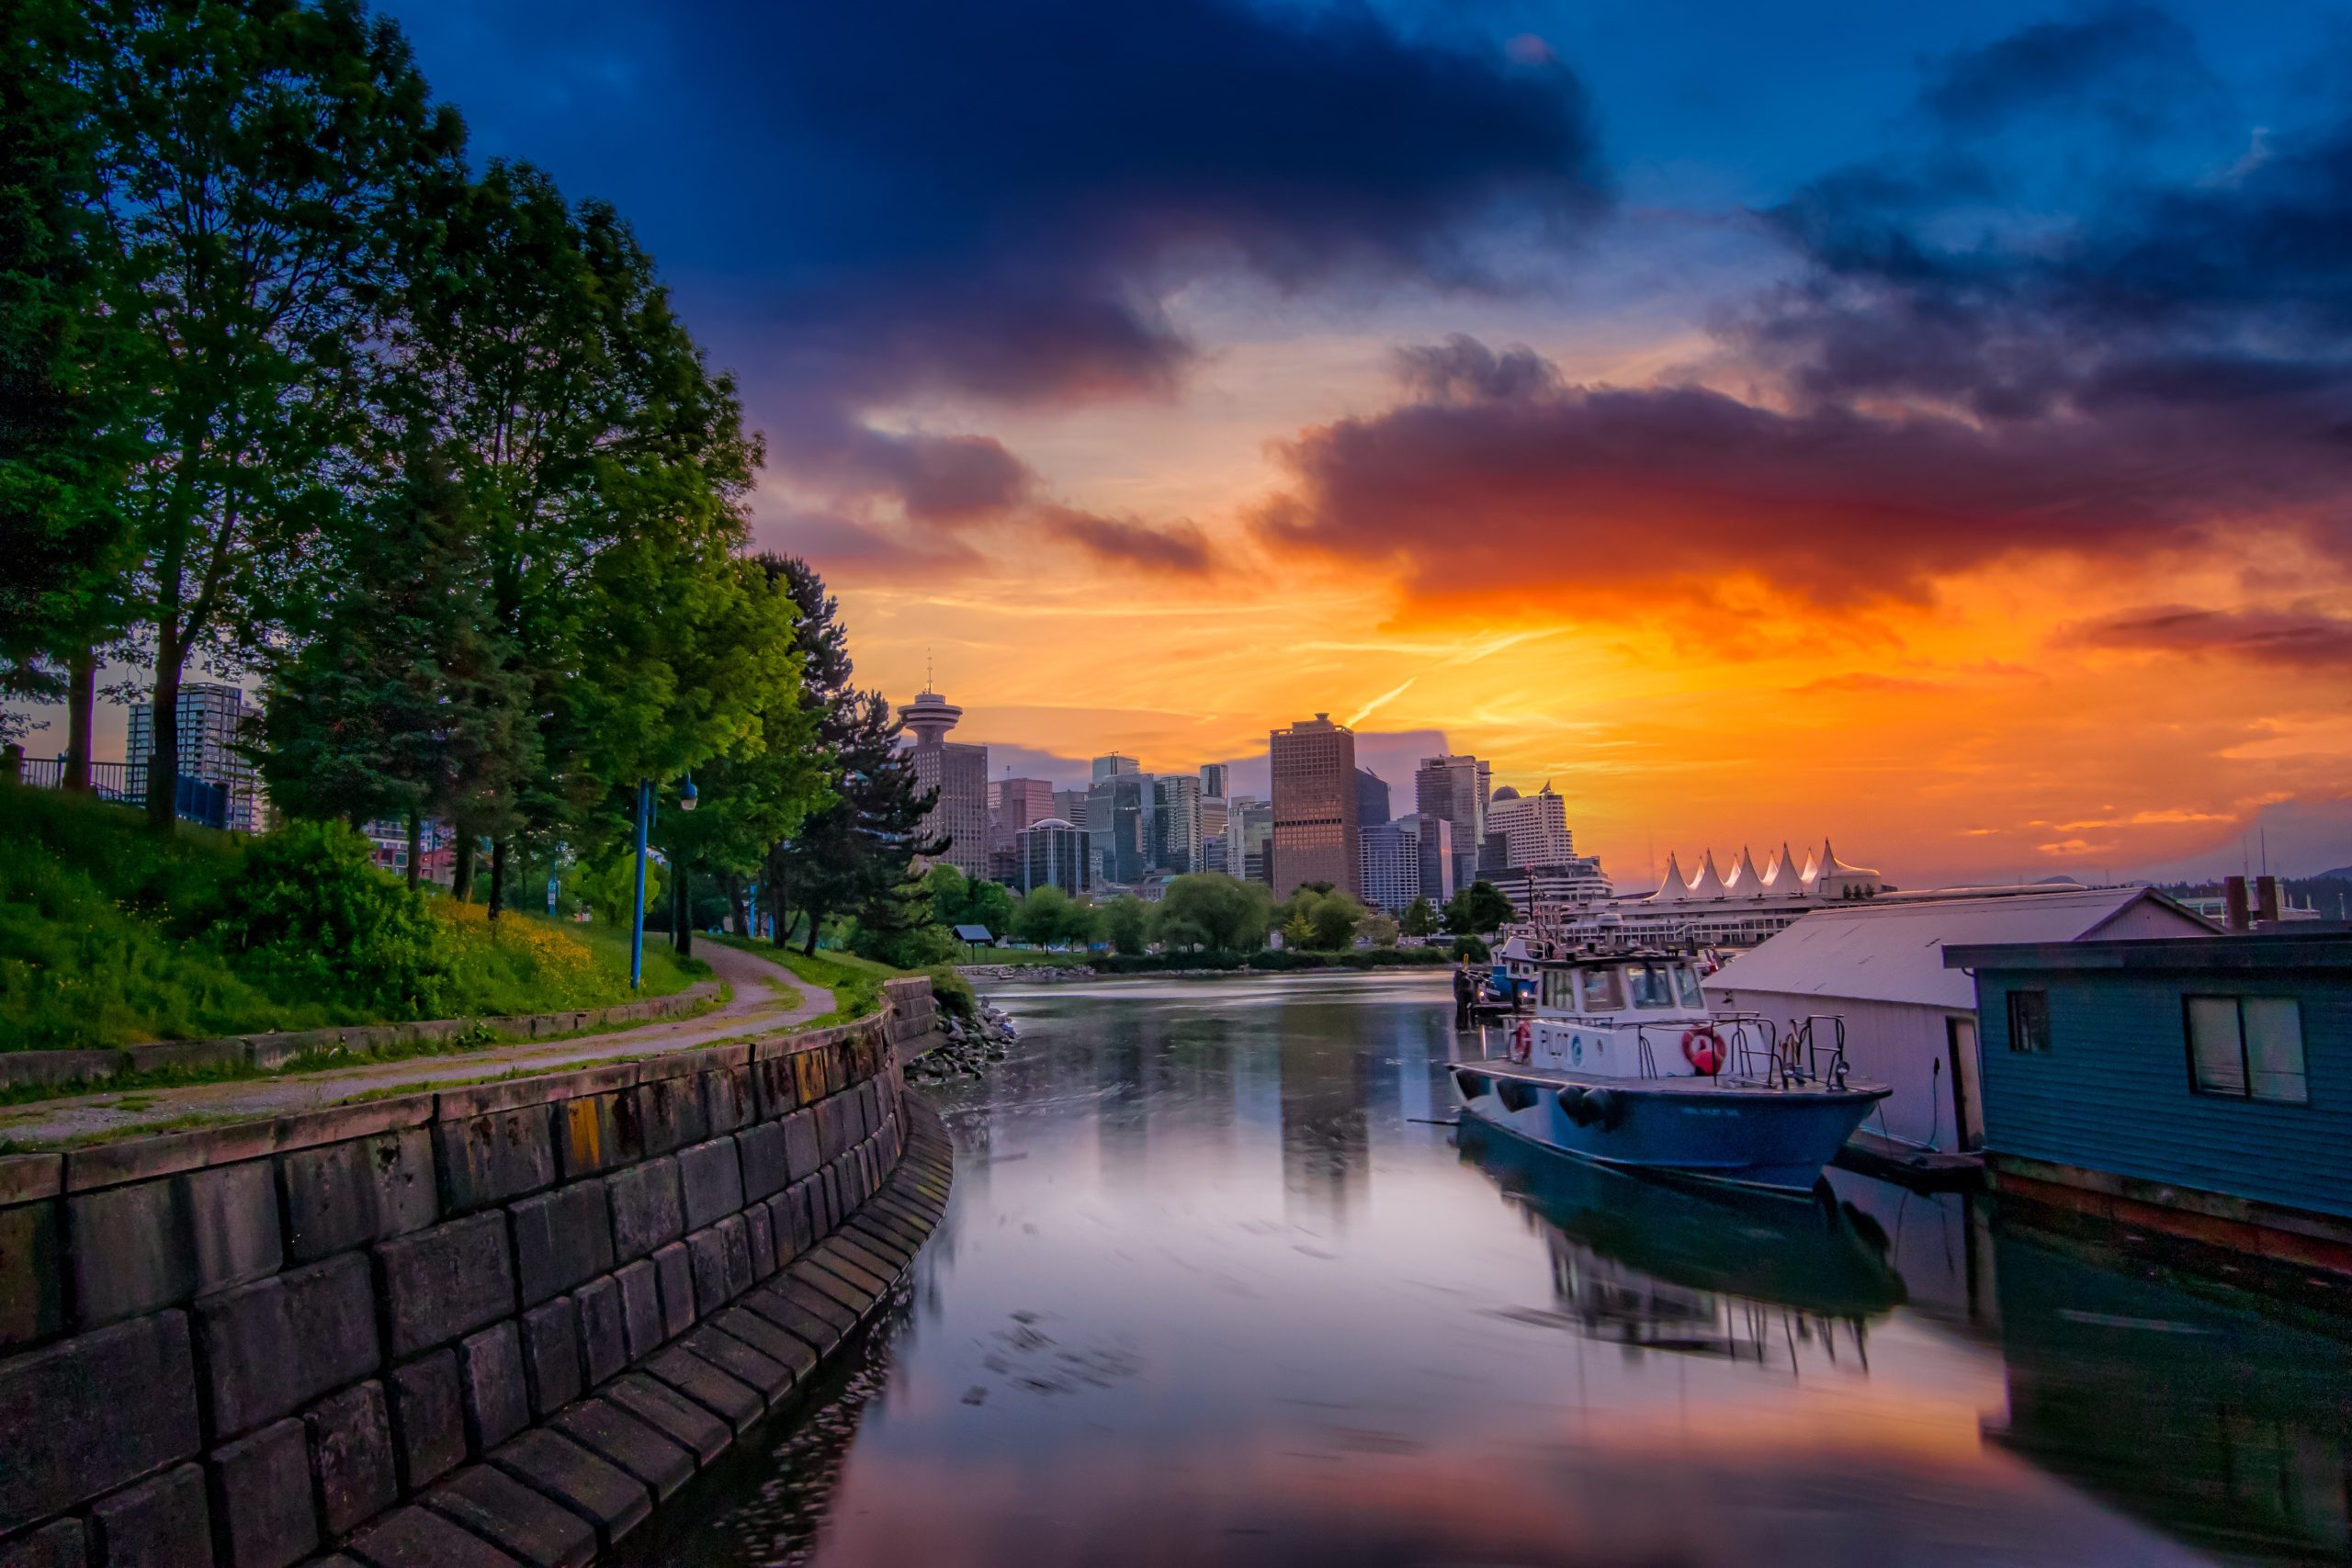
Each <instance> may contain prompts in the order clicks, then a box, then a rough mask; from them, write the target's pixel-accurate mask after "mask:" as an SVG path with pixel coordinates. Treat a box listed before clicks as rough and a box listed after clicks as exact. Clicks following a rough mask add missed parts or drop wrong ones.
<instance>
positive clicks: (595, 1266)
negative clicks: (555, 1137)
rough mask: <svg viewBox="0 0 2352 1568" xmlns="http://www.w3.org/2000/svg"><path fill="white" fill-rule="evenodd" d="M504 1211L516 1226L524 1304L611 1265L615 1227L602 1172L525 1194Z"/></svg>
mask: <svg viewBox="0 0 2352 1568" xmlns="http://www.w3.org/2000/svg"><path fill="white" fill-rule="evenodd" d="M506 1213H507V1215H508V1218H509V1220H510V1221H511V1222H512V1224H513V1225H514V1228H515V1285H516V1287H517V1288H518V1289H519V1290H520V1291H521V1292H522V1301H523V1304H524V1305H525V1306H537V1304H538V1303H541V1302H543V1301H546V1300H547V1299H548V1298H549V1297H550V1296H556V1295H560V1294H561V1293H562V1292H565V1291H569V1290H571V1288H572V1287H573V1286H575V1285H579V1284H582V1283H584V1282H586V1281H587V1280H593V1279H594V1278H595V1277H596V1276H597V1275H599V1274H602V1273H605V1272H606V1271H608V1270H609V1269H611V1268H612V1266H613V1227H612V1221H611V1220H610V1219H609V1218H608V1217H607V1215H606V1213H605V1183H604V1181H603V1179H601V1178H597V1177H590V1178H589V1179H587V1180H585V1181H577V1182H574V1183H573V1184H572V1185H571V1186H569V1187H564V1188H560V1189H558V1190H555V1191H553V1192H549V1193H546V1194H544V1195H543V1196H540V1197H537V1198H526V1199H525V1200H523V1201H521V1202H519V1203H517V1204H515V1206H514V1207H513V1208H511V1209H509V1210H507V1211H506Z"/></svg>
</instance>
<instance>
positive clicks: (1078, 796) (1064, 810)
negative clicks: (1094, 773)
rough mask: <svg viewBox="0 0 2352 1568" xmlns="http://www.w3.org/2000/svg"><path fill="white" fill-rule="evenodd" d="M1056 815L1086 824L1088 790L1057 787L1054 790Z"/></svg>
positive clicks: (1066, 820) (1079, 823)
mask: <svg viewBox="0 0 2352 1568" xmlns="http://www.w3.org/2000/svg"><path fill="white" fill-rule="evenodd" d="M1054 815H1055V816H1057V817H1058V818H1061V819H1062V820H1063V821H1065V822H1075V823H1077V824H1078V825H1079V826H1080V827H1084V826H1085V825H1086V791H1085V790H1084V789H1057V790H1056V791H1054Z"/></svg>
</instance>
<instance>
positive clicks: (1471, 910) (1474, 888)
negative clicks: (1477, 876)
mask: <svg viewBox="0 0 2352 1568" xmlns="http://www.w3.org/2000/svg"><path fill="white" fill-rule="evenodd" d="M1515 913H1517V911H1516V910H1515V909H1514V908H1512V906H1511V901H1510V898H1509V897H1507V896H1506V895H1505V894H1504V893H1503V891H1502V889H1500V888H1499V887H1497V886H1495V885H1494V884H1493V883H1491V882H1487V881H1484V880H1481V881H1477V882H1474V883H1472V884H1471V885H1470V886H1467V887H1464V889H1462V890H1461V891H1460V892H1458V893H1456V894H1455V895H1454V896H1453V897H1452V898H1450V899H1448V900H1447V901H1446V906H1445V929H1446V930H1447V931H1449V932H1451V933H1452V934H1453V935H1455V936H1484V935H1486V934H1487V932H1488V931H1494V930H1496V929H1497V928H1498V927H1500V926H1501V925H1502V923H1503V922H1504V921H1505V920H1508V919H1510V918H1511V917H1512V915H1514V914H1515Z"/></svg>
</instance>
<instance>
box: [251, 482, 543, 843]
mask: <svg viewBox="0 0 2352 1568" xmlns="http://www.w3.org/2000/svg"><path fill="white" fill-rule="evenodd" d="M340 532H341V534H342V535H343V538H342V540H341V547H340V549H339V551H338V554H337V558H336V570H334V572H333V573H332V574H329V575H328V576H327V577H326V579H325V581H326V582H327V584H328V586H327V587H326V589H325V591H324V598H323V601H322V602H321V603H319V604H314V605H312V606H311V608H310V610H309V612H308V614H307V615H305V616H304V617H303V618H302V623H301V625H300V629H301V631H302V632H303V633H304V634H305V636H304V640H303V642H302V644H301V646H300V650H299V651H298V652H297V653H295V654H294V656H293V657H292V658H290V659H288V660H283V661H282V662H280V663H279V664H277V667H276V668H275V669H274V670H273V671H272V672H271V677H270V682H269V686H268V700H267V702H266V705H265V706H264V709H263V713H264V719H263V726H262V731H261V734H262V739H263V746H262V748H261V750H260V754H259V762H260V765H261V770H262V774H263V776H264V777H265V778H266V780H267V781H268V783H269V786H270V795H271V798H272V799H273V800H275V801H276V802H277V804H278V805H279V806H280V807H283V808H285V809H287V810H288V811H289V812H292V813H293V814H295V815H298V816H308V817H340V818H345V819H346V820H348V821H350V822H352V823H354V824H357V823H360V822H364V821H366V820H367V819H368V818H372V817H395V818H404V819H405V820H406V821H407V823H408V827H409V880H410V882H411V884H412V885H413V884H414V883H415V881H416V879H417V874H418V859H419V857H418V853H417V851H418V849H419V847H420V846H419V842H418V840H419V825H420V823H421V820H422V818H424V816H425V815H427V814H428V813H429V814H435V815H439V816H442V817H445V818H449V819H450V820H452V821H455V822H457V823H458V824H459V826H460V828H461V829H464V830H468V831H473V830H479V829H481V827H482V826H484V824H485V819H486V818H487V817H488V815H489V813H490V812H491V811H492V810H494V809H495V807H494V805H493V806H492V807H485V806H483V805H481V802H483V801H485V800H486V801H489V802H492V803H495V802H501V801H504V800H507V799H510V798H511V797H512V795H513V794H514V792H515V789H516V788H517V787H518V786H519V784H520V782H521V778H522V776H523V774H524V772H525V771H526V769H527V768H528V766H529V765H530V763H531V762H532V761H535V760H536V753H535V749H534V747H533V745H532V740H533V739H534V738H533V735H532V731H531V726H530V715H529V711H528V707H527V702H528V698H529V690H528V687H527V684H526V682H525V681H524V680H523V679H522V677H521V676H520V674H519V673H518V672H517V671H515V668H514V660H513V656H512V650H511V649H510V648H509V647H508V646H507V645H506V644H505V643H504V640H503V637H500V635H499V629H498V627H497V626H496V623H495V621H494V620H493V618H492V615H491V614H490V607H489V605H488V604H487V602H486V600H485V597H484V595H483V593H482V592H481V588H480V581H479V574H478V573H477V571H476V570H475V558H474V555H473V550H472V545H473V535H472V529H471V526H470V521H469V509H468V507H467V503H466V497H465V493H464V491H463V490H462V489H461V488H460V487H459V486H458V481H457V480H456V479H455V478H454V477H453V475H452V473H451V470H450V466H449V464H448V462H447V460H446V458H444V457H442V456H441V455H440V454H438V453H436V452H431V451H426V452H421V453H419V454H417V455H416V456H415V457H414V458H413V460H412V463H411V465H410V468H409V471H408V472H407V474H406V475H405V476H404V477H403V479H401V482H400V483H399V484H397V485H396V486H394V487H393V488H391V489H390V491H387V492H386V493H385V495H384V496H383V497H382V498H381V499H380V501H379V502H378V504H376V505H374V506H370V507H367V508H364V509H359V510H357V511H356V513H355V514H354V516H353V517H352V518H351V520H350V522H349V523H348V525H345V527H344V528H342V529H341V530H340Z"/></svg>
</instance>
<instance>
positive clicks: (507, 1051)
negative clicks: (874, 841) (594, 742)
mask: <svg viewBox="0 0 2352 1568" xmlns="http://www.w3.org/2000/svg"><path fill="white" fill-rule="evenodd" d="M695 957H696V958H699V959H701V960H703V961H704V962H705V963H707V964H709V965H710V967H711V972H712V973H713V974H714V975H716V976H718V978H720V979H722V980H725V981H726V982H727V983H728V984H729V986H731V987H734V996H733V997H732V998H730V999H729V1001H728V1002H727V1003H726V1004H725V1005H723V1006H721V1007H719V1008H718V1009H716V1010H712V1011H710V1012H707V1013H704V1014H702V1015H701V1016H700V1017H698V1018H687V1019H667V1020H663V1021H660V1022H655V1023H643V1024H639V1025H636V1026H635V1027H633V1028H629V1029H618V1030H613V1031H610V1032H605V1033H602V1034H582V1035H578V1036H576V1037H574V1038H572V1039H570V1040H558V1041H553V1042H526V1043H517V1044H513V1045H486V1046H483V1047H482V1048H481V1049H480V1050H474V1051H461V1052H456V1053H453V1054H451V1055H446V1056H418V1057H413V1058H411V1059H410V1060H407V1061H398V1062H376V1063H370V1064H368V1065H366V1066H356V1067H338V1068H335V1069H333V1070H331V1071H327V1072H317V1073H301V1074H296V1075H289V1076H287V1077H259V1078H245V1079H242V1080H240V1081H238V1082H234V1083H218V1084H190V1085H188V1086H187V1087H185V1088H179V1089H114V1090H101V1091H98V1092H96V1093H92V1094H85V1095H76V1096H74V1097H71V1098H68V1099H61V1100H38V1101H35V1102H33V1103H32V1104H29V1105H18V1106H11V1107H6V1108H0V1145H11V1144H13V1145H18V1146H19V1148H26V1149H31V1148H43V1147H48V1146H51V1145H55V1144H58V1143H62V1142H63V1141H65V1140H68V1139H74V1138H85V1137H88V1136H90V1135H91V1134H117V1135H123V1134H129V1133H131V1132H134V1131H135V1130H136V1129H139V1128H141V1127H148V1126H153V1127H155V1128H156V1130H158V1131H162V1130H163V1126H162V1124H164V1123H173V1124H175V1125H176V1126H183V1127H184V1126H187V1125H190V1124H192V1122H191V1119H198V1118H200V1119H201V1120H202V1121H204V1122H243V1121H253V1120H258V1119H261V1118H264V1117H271V1116H284V1115H288V1114H291V1113H293V1112H296V1111H316V1110H319V1109H320V1108H322V1107H323V1106H329V1105H334V1104H336V1103H338V1102H339V1101H342V1100H349V1099H351V1098H352V1097H353V1096H355V1095H363V1094H370V1093H375V1092H380V1091H385V1090H413V1089H431V1088H436V1087H447V1086H448V1085H451V1084H458V1083H468V1082H472V1081H475V1080H479V1079H481V1078H491V1077H503V1076H505V1075H506V1074H508V1073H512V1072H515V1070H516V1069H518V1068H538V1069H547V1070H552V1069H556V1068H562V1067H578V1066H588V1065H589V1064H592V1063H599V1062H620V1061H627V1060H628V1059H630V1058H632V1057H637V1056H658V1055H662V1053H663V1052H665V1051H683V1050H688V1049H691V1048H693V1047H695V1046H697V1045H716V1044H718V1043H720V1042H722V1041H728V1040H741V1039H742V1038H744V1037H746V1036H748V1035H752V1034H773V1033H776V1032H781V1031H783V1030H786V1029H789V1028H791V1027H793V1026H794V1025H796V1024H800V1023H806V1022H807V1021H809V1020H810V1019H812V1018H815V1017H817V1016H818V1015H820V1014H821V1013H827V1012H831V1010H832V1008H833V997H832V993H831V991H829V990H827V989H826V988H825V987H821V986H812V985H809V984H808V983H807V982H806V981H800V980H796V979H794V978H793V976H791V975H789V974H788V973H787V972H786V970H785V969H784V967H783V966H782V965H781V964H771V963H770V962H768V960H766V959H764V958H760V957H756V956H754V955H752V954H751V953H740V952H738V951H736V950H735V949H734V948H731V947H726V946H723V945H721V944H720V943H718V942H702V943H699V944H697V945H696V947H695Z"/></svg>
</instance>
